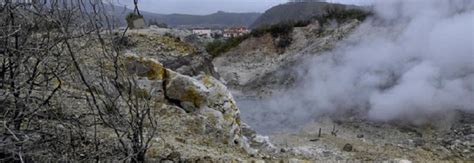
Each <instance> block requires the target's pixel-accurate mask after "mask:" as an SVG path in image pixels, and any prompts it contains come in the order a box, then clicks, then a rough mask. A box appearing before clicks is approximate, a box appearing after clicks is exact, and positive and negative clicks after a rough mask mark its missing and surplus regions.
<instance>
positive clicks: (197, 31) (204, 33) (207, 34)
mask: <svg viewBox="0 0 474 163" xmlns="http://www.w3.org/2000/svg"><path fill="white" fill-rule="evenodd" d="M193 34H195V35H198V36H200V37H212V30H211V29H193Z"/></svg>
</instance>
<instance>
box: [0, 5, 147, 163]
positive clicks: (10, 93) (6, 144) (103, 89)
mask: <svg viewBox="0 0 474 163" xmlns="http://www.w3.org/2000/svg"><path fill="white" fill-rule="evenodd" d="M36 2H38V3H30V4H25V3H14V2H12V1H5V3H3V4H2V5H1V6H0V20H1V21H0V28H1V29H2V30H1V31H0V113H1V114H0V122H2V126H3V127H2V132H3V135H0V139H1V140H2V141H0V147H2V150H1V151H0V160H3V161H20V162H25V161H28V160H33V159H35V160H37V159H41V158H44V157H46V158H53V159H61V160H76V161H87V160H96V161H99V160H104V159H115V158H116V159H118V160H129V161H131V162H144V161H145V153H146V151H147V149H148V148H149V146H150V144H151V143H150V142H151V140H152V138H153V137H154V136H155V135H156V120H155V119H154V117H153V114H154V113H152V111H153V110H152V108H153V107H154V105H155V103H156V102H155V101H153V100H152V99H150V98H151V97H150V96H148V95H147V93H150V92H146V90H145V91H144V90H142V89H140V87H139V85H138V84H139V82H138V81H137V78H136V77H135V76H134V75H133V74H132V73H130V72H129V71H127V69H126V68H125V66H124V62H125V61H126V57H124V56H123V51H122V50H121V48H119V47H118V45H116V44H114V41H113V39H114V37H113V36H114V33H115V32H116V30H115V29H113V27H114V25H115V24H116V23H115V22H113V21H112V20H113V19H111V16H110V15H107V11H106V10H107V7H106V5H107V4H104V3H103V2H102V1H101V0H79V1H77V2H76V1H74V2H70V3H68V2H66V1H61V0H48V1H46V0H45V1H36ZM40 2H43V3H40ZM134 2H135V4H136V3H137V1H136V0H135V1H134ZM136 10H138V8H136ZM137 12H138V13H139V11H137ZM125 32H126V31H124V32H123V33H122V35H121V36H120V37H122V38H123V37H126V36H125ZM85 108H88V109H85ZM76 110H77V112H74V111H76ZM105 130H111V131H112V132H113V133H114V135H115V136H114V140H115V141H116V142H117V143H107V142H106V140H103V139H101V136H100V134H101V133H102V132H103V131H105ZM104 141H105V142H104ZM114 144H118V145H114ZM120 153H121V154H122V156H121V157H118V156H117V155H118V154H120Z"/></svg>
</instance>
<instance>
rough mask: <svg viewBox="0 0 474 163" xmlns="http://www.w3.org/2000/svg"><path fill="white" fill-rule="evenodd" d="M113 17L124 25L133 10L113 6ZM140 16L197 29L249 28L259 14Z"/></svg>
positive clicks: (145, 13) (147, 14)
mask: <svg viewBox="0 0 474 163" xmlns="http://www.w3.org/2000/svg"><path fill="white" fill-rule="evenodd" d="M113 9H114V13H115V14H114V15H116V17H117V18H118V21H120V24H122V25H124V24H125V20H123V18H125V16H126V15H127V14H128V13H130V12H132V11H133V10H131V9H128V8H124V7H119V6H115V7H114V8H113ZM141 14H142V15H143V16H144V17H145V19H146V20H147V21H148V22H150V21H153V22H159V23H166V24H167V25H168V26H170V27H177V28H199V27H209V28H211V27H215V28H222V27H230V26H246V27H249V26H250V25H251V24H252V23H253V22H254V21H255V20H256V19H257V18H258V17H259V16H260V15H261V14H260V13H230V12H224V11H219V12H216V13H213V14H209V15H189V14H157V13H152V12H146V11H142V12H141Z"/></svg>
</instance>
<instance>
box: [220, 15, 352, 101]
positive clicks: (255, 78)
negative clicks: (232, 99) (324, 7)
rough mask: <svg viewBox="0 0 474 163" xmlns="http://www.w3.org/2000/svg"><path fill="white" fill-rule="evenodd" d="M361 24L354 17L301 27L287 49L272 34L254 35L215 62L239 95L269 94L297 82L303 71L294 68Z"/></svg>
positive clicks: (297, 29)
mask: <svg viewBox="0 0 474 163" xmlns="http://www.w3.org/2000/svg"><path fill="white" fill-rule="evenodd" d="M359 24H360V21H358V20H351V21H347V22H345V23H342V24H337V23H334V24H325V25H324V26H323V27H322V26H321V25H320V24H319V23H318V22H317V21H315V22H313V23H311V24H309V25H308V26H306V27H297V28H295V29H294V30H293V31H292V32H291V33H290V37H291V40H292V43H291V44H290V45H289V46H288V47H287V48H285V49H283V51H281V49H279V48H278V47H277V46H276V45H275V43H274V42H275V41H277V40H276V39H275V38H273V37H272V36H271V35H270V34H266V35H264V36H262V37H251V38H249V39H247V40H245V41H243V42H242V43H241V44H240V45H239V46H237V47H235V48H233V49H232V50H230V51H229V52H227V53H224V54H222V55H220V56H218V57H217V58H215V59H214V61H213V64H214V65H215V66H216V69H217V72H218V73H219V74H220V76H221V77H222V78H223V79H224V80H225V82H226V83H227V86H228V87H230V88H231V89H232V90H234V91H235V92H234V93H235V94H236V95H237V96H242V95H245V96H265V95H269V94H272V91H276V90H279V89H285V88H287V87H289V86H291V85H292V84H293V83H294V81H295V79H296V77H297V74H298V73H299V72H297V71H295V70H294V69H292V68H291V67H295V66H297V63H301V61H302V60H304V59H307V58H308V57H310V56H314V55H320V54H321V52H324V51H327V50H329V49H332V48H333V47H334V46H335V45H336V43H337V42H339V41H340V40H341V39H343V38H344V36H345V35H348V34H349V33H350V32H352V31H353V30H354V29H355V28H356V27H357V26H358V25H359ZM277 39H278V38H277Z"/></svg>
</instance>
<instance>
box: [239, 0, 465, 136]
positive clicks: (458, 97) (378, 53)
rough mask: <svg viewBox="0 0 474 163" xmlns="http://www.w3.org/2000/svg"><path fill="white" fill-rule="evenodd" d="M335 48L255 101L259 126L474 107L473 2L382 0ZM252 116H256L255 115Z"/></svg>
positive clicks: (429, 114)
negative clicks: (285, 86) (287, 86)
mask: <svg viewBox="0 0 474 163" xmlns="http://www.w3.org/2000/svg"><path fill="white" fill-rule="evenodd" d="M374 9H375V13H376V14H375V16H374V18H371V19H369V20H366V21H365V22H364V23H363V24H362V25H360V26H359V27H358V29H357V30H356V31H354V32H353V34H351V36H350V37H349V38H347V39H346V40H345V41H343V42H341V43H340V44H339V45H338V46H337V47H336V48H335V50H332V51H331V52H327V54H323V55H321V56H316V57H314V58H313V59H312V60H311V61H307V62H306V63H305V64H304V66H302V67H301V68H299V69H300V70H301V74H302V75H301V76H300V78H301V81H300V82H299V83H298V86H297V87H296V88H294V89H292V90H288V91H285V92H282V93H281V94H278V95H275V96H274V97H272V98H270V99H266V100H262V101H254V102H249V101H243V102H242V103H241V104H242V105H243V106H244V107H246V106H249V105H252V107H251V108H254V109H252V112H251V113H249V114H248V115H247V116H246V115H244V119H247V120H248V121H250V122H249V123H250V124H251V125H253V126H254V127H255V128H257V129H269V128H279V127H282V126H285V127H292V125H294V126H298V125H300V124H304V123H306V122H308V121H310V120H312V119H314V118H315V117H317V116H319V115H323V114H324V115H325V114H332V115H334V114H336V115H339V114H350V115H357V116H358V117H361V118H367V119H371V120H376V121H398V122H407V123H410V124H415V125H420V124H426V123H434V122H435V121H438V122H439V121H440V120H441V121H442V120H444V119H449V118H450V117H451V116H450V115H452V114H454V113H455V112H458V111H462V112H470V113H473V112H474V1H472V0H416V1H413V0H403V1H402V0H384V1H382V0H380V1H377V2H375V4H374ZM250 115H251V116H250Z"/></svg>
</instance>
